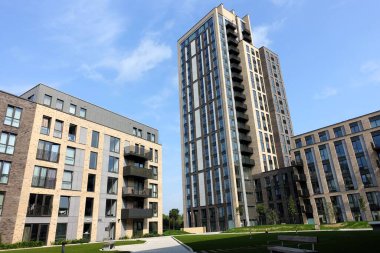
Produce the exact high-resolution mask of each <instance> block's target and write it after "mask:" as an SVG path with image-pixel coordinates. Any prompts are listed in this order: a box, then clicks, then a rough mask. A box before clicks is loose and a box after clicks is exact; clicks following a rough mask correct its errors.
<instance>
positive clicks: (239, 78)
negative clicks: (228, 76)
mask: <svg viewBox="0 0 380 253" xmlns="http://www.w3.org/2000/svg"><path fill="white" fill-rule="evenodd" d="M232 80H233V81H234V82H242V81H243V76H242V75H240V74H238V73H235V72H232Z"/></svg>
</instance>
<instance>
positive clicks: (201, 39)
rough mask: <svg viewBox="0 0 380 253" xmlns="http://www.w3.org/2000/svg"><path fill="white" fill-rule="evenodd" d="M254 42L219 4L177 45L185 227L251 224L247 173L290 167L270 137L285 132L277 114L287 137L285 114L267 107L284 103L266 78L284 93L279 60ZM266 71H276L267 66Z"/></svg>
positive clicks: (246, 24)
mask: <svg viewBox="0 0 380 253" xmlns="http://www.w3.org/2000/svg"><path fill="white" fill-rule="evenodd" d="M252 41H253V36H252V33H251V24H250V19H249V17H248V16H245V17H243V18H240V17H238V16H237V15H236V14H235V13H234V11H227V10H226V9H225V8H224V7H223V5H220V6H218V7H217V8H214V9H213V10H212V11H211V12H209V13H208V14H207V15H206V16H205V17H204V18H202V19H201V20H200V21H199V22H198V23H197V24H196V25H195V26H193V27H192V28H191V29H190V30H189V31H188V32H187V33H186V34H185V35H184V36H182V37H181V38H180V39H179V41H178V62H179V73H178V74H179V99H180V111H181V113H180V114H181V133H182V135H181V138H182V139H181V141H182V169H183V198H184V219H185V226H186V227H199V226H203V227H207V230H208V231H217V230H225V229H227V228H230V227H235V226H241V225H248V224H253V223H254V222H255V220H256V217H255V216H256V214H255V196H254V190H253V181H252V175H254V174H258V173H261V172H265V171H271V170H275V169H276V168H278V167H279V164H280V165H282V164H288V162H284V161H288V160H289V157H288V156H289V151H288V146H289V141H288V140H289V138H286V137H284V138H285V143H284V144H286V152H281V154H280V155H281V156H283V157H281V158H279V157H278V155H276V145H275V140H276V139H281V138H282V137H281V136H282V135H281V136H276V134H277V135H280V134H281V133H286V132H285V130H280V129H279V124H278V123H277V114H278V119H280V118H281V119H282V117H281V116H280V115H285V116H286V119H287V122H289V124H286V129H288V130H287V134H290V133H292V130H291V124H290V118H289V113H288V112H287V111H288V110H287V107H286V109H285V106H283V107H281V108H282V109H281V108H279V110H277V109H274V108H272V107H274V106H275V105H277V104H276V103H274V102H271V101H272V100H275V99H278V98H279V96H280V97H281V99H279V100H277V102H278V103H280V101H281V103H282V104H283V105H284V104H285V105H286V104H287V103H286V98H285V93H284V92H281V94H282V95H281V94H277V93H276V94H277V95H275V94H274V93H275V92H277V91H276V89H275V90H270V91H268V89H270V87H271V86H270V84H269V83H270V82H271V80H272V75H273V76H274V75H277V77H278V78H277V79H273V82H274V83H275V85H276V83H278V86H280V87H281V88H280V89H281V90H283V82H282V78H281V74H280V69H279V67H280V66H279V64H278V57H277V55H275V54H273V53H271V54H269V55H268V56H267V54H266V52H267V51H268V52H269V50H268V49H266V48H263V49H260V50H259V49H258V48H256V47H255V46H254V45H253V42H252ZM261 55H262V56H261ZM272 58H274V59H275V60H273V64H272V62H271V59H272ZM272 66H275V68H276V69H277V70H276V72H273V71H270V70H271V69H270V70H269V69H268V68H273V67H272ZM272 73H273V74H272ZM267 82H268V84H266V83H267ZM281 110H283V111H284V113H282V111H281ZM285 111H286V112H287V113H285ZM271 114H276V115H275V116H272V115H271ZM274 119H276V123H275V124H273V123H272V122H273V120H274ZM279 123H281V122H279ZM282 126H283V125H282ZM278 148H280V149H281V147H277V149H278ZM284 151H285V150H284Z"/></svg>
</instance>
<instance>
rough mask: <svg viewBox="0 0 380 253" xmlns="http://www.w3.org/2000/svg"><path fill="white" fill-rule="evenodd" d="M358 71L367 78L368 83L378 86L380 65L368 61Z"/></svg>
mask: <svg viewBox="0 0 380 253" xmlns="http://www.w3.org/2000/svg"><path fill="white" fill-rule="evenodd" d="M360 71H361V72H362V73H363V74H365V75H367V76H368V79H369V81H371V82H373V83H378V84H380V63H379V62H376V61H368V62H366V63H364V64H363V65H362V66H361V67H360Z"/></svg>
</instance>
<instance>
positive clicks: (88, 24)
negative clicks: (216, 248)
mask: <svg viewBox="0 0 380 253" xmlns="http://www.w3.org/2000/svg"><path fill="white" fill-rule="evenodd" d="M109 3H110V1H106V0H102V1H101V0H96V1H94V0H78V1H73V2H70V4H69V5H66V6H64V7H62V9H63V11H62V13H61V15H58V16H57V17H56V18H54V19H53V20H52V21H51V22H49V24H48V25H47V27H48V29H50V31H51V33H52V34H51V35H50V38H51V39H53V40H56V41H58V42H61V43H64V44H69V46H70V47H74V48H76V49H77V50H79V49H82V48H85V47H88V46H92V45H93V46H108V45H110V44H112V43H113V42H114V41H115V39H116V38H117V36H118V35H119V34H120V33H121V32H122V31H123V27H125V24H123V19H122V18H121V17H120V16H119V15H117V13H116V12H114V11H111V10H110V7H109Z"/></svg>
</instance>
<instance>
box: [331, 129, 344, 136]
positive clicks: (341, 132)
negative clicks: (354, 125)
mask: <svg viewBox="0 0 380 253" xmlns="http://www.w3.org/2000/svg"><path fill="white" fill-rule="evenodd" d="M333 130H334V134H335V137H336V138H338V137H342V136H344V128H343V126H340V127H335V128H334V129H333Z"/></svg>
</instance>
